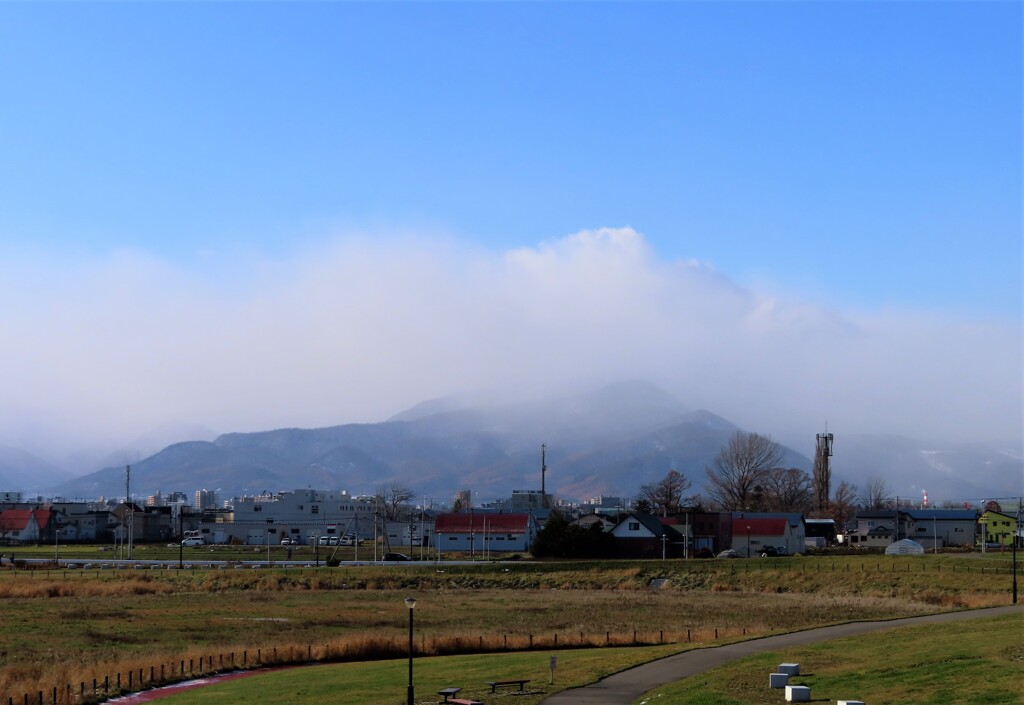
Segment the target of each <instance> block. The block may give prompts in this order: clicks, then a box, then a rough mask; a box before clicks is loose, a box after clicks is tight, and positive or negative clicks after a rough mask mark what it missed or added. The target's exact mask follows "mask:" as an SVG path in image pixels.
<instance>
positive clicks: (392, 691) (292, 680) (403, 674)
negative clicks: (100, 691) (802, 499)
mask: <svg viewBox="0 0 1024 705" xmlns="http://www.w3.org/2000/svg"><path fill="white" fill-rule="evenodd" d="M679 650H680V647H679V646H660V647H642V648H611V649H584V650H569V651H561V652H558V653H557V655H556V656H557V665H556V668H555V677H554V683H553V684H552V683H551V682H550V681H551V671H550V658H551V654H550V653H546V652H525V653H524V652H520V653H508V654H479V655H472V656H447V657H433V658H423V659H416V660H415V662H414V672H413V679H414V683H415V693H416V702H417V703H424V704H426V703H437V702H438V701H439V700H440V699H441V698H439V697H438V696H437V694H436V693H437V691H438V690H440V689H441V688H444V687H448V686H456V687H460V688H462V692H460V693H459V696H458V697H460V698H471V699H477V700H483V701H485V702H487V703H498V702H503V701H504V702H508V703H515V704H516V705H535V704H536V703H539V702H540V701H541V700H543V699H544V698H545V697H547V696H548V695H550V694H551V693H553V692H556V691H557V690H562V689H565V688H569V687H575V686H580V685H586V684H587V683H592V682H594V681H596V680H599V679H600V678H603V677H605V676H608V675H611V674H612V673H616V672H618V671H621V670H623V669H626V668H629V667H631V666H635V665H638V664H641V663H646V662H647V661H650V660H652V659H656V658H660V657H662V656H667V655H670V654H672V653H677V652H678V651H679ZM506 678H528V679H530V682H529V683H528V684H526V692H525V694H520V693H518V692H517V691H516V690H515V689H514V688H513V689H511V690H508V689H502V690H500V691H499V692H498V693H496V694H491V692H490V688H489V687H488V686H487V685H486V682H487V681H489V680H501V679H506ZM407 683H408V661H407V660H405V659H395V660H389V661H378V662H372V663H345V664H334V665H327V666H313V667H310V668H297V669H292V670H284V671H276V672H271V673H266V674H262V675H258V676H253V677H251V678H245V679H242V680H237V681H230V682H227V683H222V684H219V685H215V686H210V687H208V688H201V689H198V690H193V691H186V692H184V693H182V694H181V695H176V696H175V698H174V703H175V705H201V704H207V705H213V704H215V703H219V704H223V703H239V702H259V703H261V704H263V703H266V704H268V705H276V704H280V705H286V704H287V705H293V704H294V703H296V702H302V701H306V702H316V703H331V704H332V705H348V704H349V703H351V704H352V705H355V704H356V703H362V704H367V703H372V704H379V705H404V703H405V702H406V686H407Z"/></svg>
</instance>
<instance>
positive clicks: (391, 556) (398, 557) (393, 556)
mask: <svg viewBox="0 0 1024 705" xmlns="http://www.w3.org/2000/svg"><path fill="white" fill-rule="evenodd" d="M384 560H386V561H411V560H412V558H409V556H407V555H405V554H404V553H385V554H384Z"/></svg>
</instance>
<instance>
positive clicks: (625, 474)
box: [52, 382, 1021, 502]
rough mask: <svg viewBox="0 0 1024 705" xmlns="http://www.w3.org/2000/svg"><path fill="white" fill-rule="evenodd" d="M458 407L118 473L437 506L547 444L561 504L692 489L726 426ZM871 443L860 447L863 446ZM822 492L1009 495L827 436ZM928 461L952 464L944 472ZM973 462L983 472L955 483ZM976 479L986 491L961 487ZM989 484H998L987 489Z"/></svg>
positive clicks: (992, 475) (638, 405)
mask: <svg viewBox="0 0 1024 705" xmlns="http://www.w3.org/2000/svg"><path fill="white" fill-rule="evenodd" d="M465 403H466V404H468V405H467V406H463V405H462V402H459V401H458V400H457V398H455V397H447V398H444V399H442V400H428V401H426V402H422V403H420V404H417V405H415V406H413V407H410V409H408V410H406V411H405V412H400V413H399V414H395V415H394V416H392V417H391V418H390V419H388V420H386V421H381V422H377V423H358V424H341V425H336V426H327V427H323V428H316V429H303V428H281V429H273V430H269V431H258V432H250V433H224V434H221V435H219V436H217V437H216V438H215V439H213V440H212V441H186V442H182V443H175V444H172V445H169V446H167V447H166V448H164V449H162V450H160V451H158V452H157V453H155V454H153V455H151V456H149V457H147V458H144V459H142V460H140V461H139V462H137V463H133V464H132V491H133V495H146V494H152V493H154V492H156V491H157V490H160V491H163V492H167V491H186V492H191V491H192V490H195V489H200V488H206V489H213V490H218V491H220V493H221V495H222V497H223V498H225V499H226V498H229V497H231V496H235V495H244V494H258V493H261V492H265V491H278V490H290V489H296V488H299V487H314V488H322V489H346V490H348V491H350V492H351V493H352V494H368V493H372V492H374V491H375V490H376V489H378V488H380V487H383V486H388V485H392V484H398V485H404V486H408V487H410V488H411V489H413V490H414V491H415V492H416V494H417V496H420V497H434V498H441V500H442V502H443V501H446V499H447V498H448V497H450V496H451V495H452V494H453V493H454V492H455V491H456V490H458V489H465V488H468V489H471V490H473V492H474V496H475V497H477V498H478V499H482V500H486V499H497V498H500V497H506V496H508V495H509V494H510V493H511V491H512V490H523V489H540V460H541V459H540V446H541V444H542V443H544V444H546V446H547V457H546V460H547V465H548V468H549V472H548V473H547V475H546V483H547V487H548V490H549V491H553V492H554V493H555V494H557V495H559V496H561V497H563V498H568V499H587V498H589V497H592V496H596V495H599V494H610V495H616V496H622V497H632V496H635V495H636V493H637V492H638V491H639V489H640V486H641V485H643V484H645V483H649V482H654V481H656V480H658V479H660V478H661V477H663V476H664V474H665V473H666V472H667V471H668V470H670V469H677V470H679V471H680V472H682V473H684V474H685V475H686V476H687V477H688V478H689V479H690V480H691V481H692V482H693V485H694V486H693V490H692V491H693V492H698V491H700V490H701V487H702V485H703V483H704V480H705V472H704V471H705V468H706V467H708V466H709V465H710V464H711V462H712V461H713V459H714V456H715V455H717V454H718V452H719V451H720V450H721V448H722V447H723V446H724V445H725V444H726V443H727V442H728V440H729V437H730V436H731V435H732V434H733V433H735V432H736V431H738V430H742V429H740V427H739V426H737V425H736V424H734V423H732V422H731V421H729V420H727V419H725V418H723V417H721V416H718V415H716V414H714V413H713V412H711V411H708V410H704V409H697V410H692V409H689V408H687V407H686V406H685V405H684V404H682V403H681V402H679V401H678V400H676V399H675V398H674V397H672V396H671V395H669V394H668V393H667V392H664V390H661V389H660V388H658V387H656V386H655V385H652V384H650V383H645V382H631V383H630V382H626V383H618V384H615V385H607V386H605V387H601V388H597V389H592V390H585V391H583V392H579V393H576V394H574V395H568V396H564V397H554V398H548V399H544V400H540V401H534V402H517V403H512V404H502V403H498V402H493V401H491V402H489V403H486V404H479V403H478V404H473V403H471V402H465ZM872 439H873V440H872ZM782 449H783V452H784V460H783V464H784V465H785V466H786V467H798V468H800V469H803V470H806V471H808V472H809V471H810V470H811V465H812V463H811V460H810V459H809V458H808V457H807V456H806V455H804V454H802V453H800V452H798V451H796V450H794V449H793V448H790V447H786V446H784V445H783V446H782ZM836 449H837V451H836V458H834V461H835V464H834V470H833V478H834V479H833V487H835V486H836V485H837V484H838V483H839V481H841V480H844V479H845V480H847V481H849V482H852V483H854V484H859V485H861V486H862V487H863V482H864V481H865V480H866V479H867V478H870V477H874V476H882V477H891V478H893V480H892V481H891V483H890V484H892V485H893V486H894V489H899V488H900V487H902V486H903V485H904V484H906V483H907V482H909V483H910V485H911V486H913V487H919V486H920V485H921V483H922V482H925V483H927V484H928V485H931V486H927V485H926V488H927V489H928V490H929V491H930V492H931V493H932V496H933V497H939V496H942V495H943V494H946V495H948V496H950V497H952V496H956V495H958V494H960V493H962V492H969V493H970V496H974V495H975V494H976V493H979V492H984V491H987V492H988V493H989V494H992V493H998V492H1010V491H1012V489H1013V484H1012V482H1011V483H1007V482H1005V476H1006V475H1007V473H1012V472H1014V471H1015V470H1016V471H1017V477H1020V467H1021V461H1020V459H1019V458H1018V459H1016V460H1014V459H1013V458H1011V457H1008V456H1006V455H1003V456H1000V455H999V454H998V453H996V452H994V451H985V452H984V453H982V451H980V450H975V451H969V450H966V449H963V448H954V447H950V448H938V449H936V451H935V453H936V455H934V456H932V457H931V460H932V462H931V463H929V462H927V460H928V457H926V456H924V455H922V452H923V451H922V448H921V444H920V443H919V442H917V441H914V440H913V439H903V438H899V437H896V438H895V439H894V438H889V439H887V440H886V439H883V438H881V437H871V436H858V435H856V434H850V435H849V436H840V437H839V438H838V439H837V444H836ZM940 461H948V462H947V465H949V463H952V465H949V467H945V466H944V465H943V463H942V462H940ZM974 462H987V463H988V464H989V470H986V471H985V472H982V473H978V472H975V473H963V472H962V471H960V470H958V469H957V468H962V467H965V466H967V465H970V464H972V463H974ZM979 478H980V479H981V481H982V482H983V483H985V487H986V489H985V490H983V488H982V487H979V486H978V484H977V482H975V481H974V480H976V479H979ZM1001 480H1002V481H1001ZM52 489H53V491H54V492H55V493H58V494H60V495H62V496H65V497H86V496H98V495H104V496H115V497H116V496H122V495H123V492H124V468H123V466H122V467H110V468H105V469H102V470H99V471H97V472H94V473H91V474H88V475H85V476H83V477H80V478H75V479H73V480H70V481H67V482H63V483H61V484H59V485H57V486H55V487H54V488H52Z"/></svg>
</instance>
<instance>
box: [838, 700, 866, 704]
mask: <svg viewBox="0 0 1024 705" xmlns="http://www.w3.org/2000/svg"><path fill="white" fill-rule="evenodd" d="M837 705H864V701H863V700H840V701H838V703H837Z"/></svg>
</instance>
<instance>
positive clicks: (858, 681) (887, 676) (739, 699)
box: [179, 614, 1024, 705]
mask: <svg viewBox="0 0 1024 705" xmlns="http://www.w3.org/2000/svg"><path fill="white" fill-rule="evenodd" d="M1022 635H1024V616H1022V615H1021V614H1016V615H1013V616H1010V617H999V618H995V619H982V620H977V621H974V620H969V621H966V622H957V623H955V624H939V625H929V626H921V627H904V628H900V629H894V630H889V631H885V632H879V633H878V634H871V635H867V636H861V637H856V638H849V639H837V640H835V641H830V642H826V643H823V644H817V645H814V646H806V647H800V648H796V649H792V650H787V651H786V652H784V653H783V652H771V653H765V654H761V655H758V656H754V657H751V658H747V659H743V660H742V661H737V662H736V663H733V664H730V665H728V666H724V667H722V668H718V669H715V670H714V671H711V672H709V673H706V674H702V675H699V676H694V677H692V678H687V679H685V680H682V681H679V682H677V683H674V684H672V685H669V686H666V687H664V688H660V689H658V690H656V691H653V692H652V693H649V694H648V696H647V697H646V698H645V700H646V702H649V703H657V704H658V705H762V704H765V705H767V704H769V703H770V704H771V705H776V704H777V703H779V702H780V701H782V700H783V698H782V696H781V694H780V691H778V690H771V689H769V688H768V687H767V686H768V674H769V673H771V672H772V671H774V670H775V667H776V666H777V665H778V664H779V663H799V664H800V670H801V673H802V674H803V675H800V676H797V677H794V678H792V679H791V682H792V683H794V684H799V685H806V686H809V687H810V688H811V698H812V700H815V701H819V700H826V701H829V700H830V701H836V700H863V701H864V702H867V703H900V705H938V704H939V703H958V705H1021V703H1024V643H1022V641H1021V639H1022ZM208 702H209V701H208ZM221 702H230V701H229V700H223V701H221ZM335 702H336V703H338V705H343V703H344V701H338V700H335ZM179 705H186V703H181V704H179ZM268 705H273V703H269V704H268Z"/></svg>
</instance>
